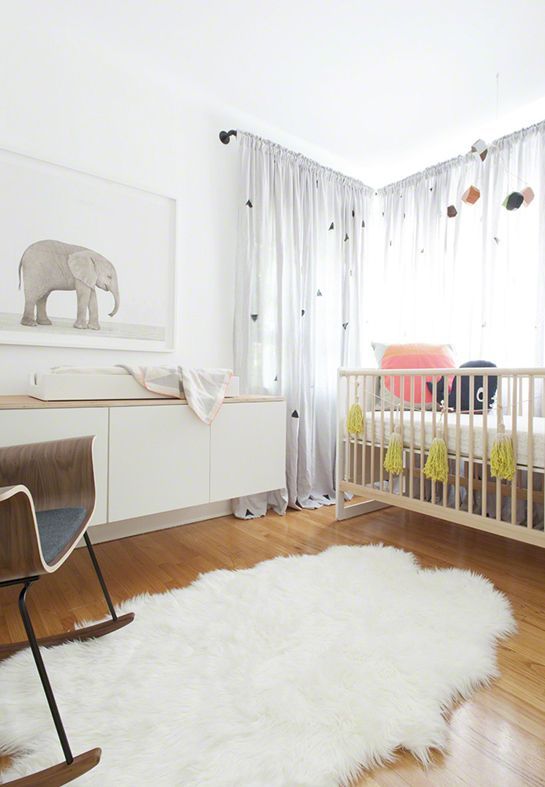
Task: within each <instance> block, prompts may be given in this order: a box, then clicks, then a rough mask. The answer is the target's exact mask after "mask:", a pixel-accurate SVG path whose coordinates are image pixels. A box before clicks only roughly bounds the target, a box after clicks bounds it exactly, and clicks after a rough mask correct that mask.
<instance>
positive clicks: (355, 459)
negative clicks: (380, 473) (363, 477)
mask: <svg viewBox="0 0 545 787" xmlns="http://www.w3.org/2000/svg"><path fill="white" fill-rule="evenodd" d="M359 399H360V378H359V375H356V376H355V377H354V401H355V402H356V403H357V402H359ZM351 440H352V446H353V447H352V468H353V469H352V481H353V483H354V484H357V483H358V435H357V434H354V435H352V438H351Z"/></svg>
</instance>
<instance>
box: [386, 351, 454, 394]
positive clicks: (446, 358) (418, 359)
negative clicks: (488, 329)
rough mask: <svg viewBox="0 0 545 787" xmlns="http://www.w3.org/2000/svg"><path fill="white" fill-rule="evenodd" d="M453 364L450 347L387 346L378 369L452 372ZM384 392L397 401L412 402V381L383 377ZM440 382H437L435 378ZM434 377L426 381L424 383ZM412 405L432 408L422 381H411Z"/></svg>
mask: <svg viewBox="0 0 545 787" xmlns="http://www.w3.org/2000/svg"><path fill="white" fill-rule="evenodd" d="M455 366H456V362H455V360H454V355H453V352H452V347H451V346H450V344H390V345H389V346H388V347H386V348H385V350H384V354H383V355H382V359H381V361H380V368H381V369H454V367H455ZM383 379H384V385H385V387H386V390H388V391H389V392H390V394H392V395H393V396H394V397H395V398H396V399H397V400H398V401H399V400H400V399H401V398H403V401H405V402H410V401H411V378H410V377H409V376H407V377H405V378H401V377H391V378H390V377H384V378H383ZM402 379H404V386H403V392H401V387H402V382H401V381H402ZM436 379H439V378H436ZM431 380H433V377H426V380H425V381H426V382H427V381H431ZM452 381H453V378H452V377H451V378H450V379H449V381H448V388H449V391H450V388H451V386H452ZM414 401H415V404H421V403H422V404H426V405H431V403H432V402H433V398H432V394H431V391H430V390H429V389H428V387H427V386H426V385H422V378H421V377H415V378H414Z"/></svg>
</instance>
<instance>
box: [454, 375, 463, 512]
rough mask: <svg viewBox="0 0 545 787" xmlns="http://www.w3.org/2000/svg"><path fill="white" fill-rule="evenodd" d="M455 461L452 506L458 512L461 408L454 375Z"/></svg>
mask: <svg viewBox="0 0 545 787" xmlns="http://www.w3.org/2000/svg"><path fill="white" fill-rule="evenodd" d="M455 382H456V459H455V463H454V464H455V471H454V475H455V478H456V481H455V489H454V494H455V496H456V501H455V504H454V507H455V509H456V510H457V511H458V510H459V509H460V469H461V468H460V410H461V407H462V399H461V397H462V391H461V390H460V389H461V385H462V378H461V377H460V375H459V374H457V375H456V380H455Z"/></svg>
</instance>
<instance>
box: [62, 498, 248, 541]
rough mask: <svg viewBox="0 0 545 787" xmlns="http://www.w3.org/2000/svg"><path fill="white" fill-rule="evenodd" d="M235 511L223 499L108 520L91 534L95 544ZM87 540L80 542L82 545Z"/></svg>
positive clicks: (229, 503)
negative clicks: (119, 519)
mask: <svg viewBox="0 0 545 787" xmlns="http://www.w3.org/2000/svg"><path fill="white" fill-rule="evenodd" d="M232 513H233V506H232V504H231V501H230V500H221V501H220V502H218V503H208V504H207V505H203V506H191V507H190V508H180V509H177V510H176V511H164V512H163V513H161V514H152V515H150V516H139V517H135V518H134V519H124V520H122V521H120V522H107V523H106V524H103V525H93V526H92V527H90V528H89V535H90V536H91V538H92V540H93V543H94V544H100V543H101V542H102V541H114V540H115V539H118V538H127V537H128V536H137V535H141V534H142V533H153V532H154V531H155V530H166V529H168V528H169V527H178V525H189V524H191V523H192V522H202V521H203V520H204V519H214V518H216V517H219V516H228V515H229V514H232ZM83 543H85V542H83V541H82V542H80V544H78V546H81V545H82V544H83Z"/></svg>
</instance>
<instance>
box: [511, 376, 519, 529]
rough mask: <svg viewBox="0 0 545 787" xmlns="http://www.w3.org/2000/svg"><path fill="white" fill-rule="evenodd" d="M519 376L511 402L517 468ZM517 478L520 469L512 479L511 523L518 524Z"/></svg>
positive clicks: (515, 380)
mask: <svg viewBox="0 0 545 787" xmlns="http://www.w3.org/2000/svg"><path fill="white" fill-rule="evenodd" d="M517 382H518V379H517V376H516V375H514V376H513V398H512V402H511V439H512V440H513V453H514V455H515V468H516V465H517V437H518V436H517V420H518V409H517V394H518V390H517V389H518V386H517ZM517 479H518V470H517V469H515V475H514V476H513V480H512V481H511V524H512V525H516V524H517Z"/></svg>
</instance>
